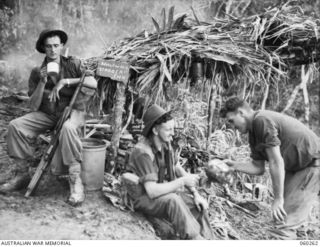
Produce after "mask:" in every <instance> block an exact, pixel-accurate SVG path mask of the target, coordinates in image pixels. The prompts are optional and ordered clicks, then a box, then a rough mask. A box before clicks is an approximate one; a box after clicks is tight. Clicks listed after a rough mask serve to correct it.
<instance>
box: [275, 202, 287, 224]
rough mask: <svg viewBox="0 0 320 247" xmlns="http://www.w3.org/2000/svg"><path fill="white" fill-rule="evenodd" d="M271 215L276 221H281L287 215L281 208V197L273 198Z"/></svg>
mask: <svg viewBox="0 0 320 247" xmlns="http://www.w3.org/2000/svg"><path fill="white" fill-rule="evenodd" d="M272 216H273V218H274V219H275V220H276V221H280V222H283V221H284V220H285V217H286V216H287V213H286V211H285V210H284V208H283V199H274V201H273V203H272Z"/></svg>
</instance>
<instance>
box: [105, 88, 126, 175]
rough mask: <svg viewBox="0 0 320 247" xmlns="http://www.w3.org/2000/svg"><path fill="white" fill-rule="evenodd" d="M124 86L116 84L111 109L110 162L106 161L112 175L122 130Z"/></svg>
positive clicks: (124, 98) (124, 99)
mask: <svg viewBox="0 0 320 247" xmlns="http://www.w3.org/2000/svg"><path fill="white" fill-rule="evenodd" d="M125 91H126V85H125V83H123V82H117V91H116V101H115V104H114V108H113V124H112V125H113V135H112V137H111V150H110V151H111V152H112V155H111V160H110V161H108V164H109V167H107V168H106V169H107V171H108V172H110V173H113V172H114V170H115V168H116V167H115V166H116V161H117V155H118V148H119V142H120V137H121V130H122V115H123V112H124V105H125V101H126V95H125Z"/></svg>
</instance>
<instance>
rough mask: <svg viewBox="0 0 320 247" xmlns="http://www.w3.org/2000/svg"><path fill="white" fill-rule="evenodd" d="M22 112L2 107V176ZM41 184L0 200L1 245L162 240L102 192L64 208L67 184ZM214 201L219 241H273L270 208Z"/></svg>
mask: <svg viewBox="0 0 320 247" xmlns="http://www.w3.org/2000/svg"><path fill="white" fill-rule="evenodd" d="M18 103H19V104H18ZM19 105H20V106H21V108H19ZM19 109H20V110H19ZM21 109H23V103H21V102H16V103H15V102H9V103H8V102H6V101H2V102H1V103H0V116H1V118H0V172H4V171H5V170H7V169H8V166H9V163H8V160H7V159H6V154H5V153H6V143H5V139H4V137H5V132H6V126H7V124H8V122H9V121H10V120H11V119H12V118H14V117H17V115H21V114H23V113H24V112H23V110H21ZM10 113H14V114H10ZM43 180H44V182H42V183H41V184H40V186H39V188H38V190H37V191H36V193H35V195H34V196H32V197H30V198H25V197H24V191H23V190H22V191H18V192H14V193H12V194H9V195H3V194H0V239H11V240H18V239H20V240H22V239H23V240H28V239H42V240H48V239H52V240H67V239H73V240H84V239H86V240H120V239H121V240H145V239H148V240H156V239H159V237H158V236H157V234H156V233H155V230H154V229H153V227H152V225H151V224H150V222H149V221H148V220H146V218H145V217H143V216H142V215H140V214H139V213H136V212H131V211H122V210H120V209H118V208H115V207H114V206H113V205H112V204H111V203H110V202H108V201H107V200H106V198H105V197H104V196H103V194H102V192H101V191H96V192H90V193H87V194H86V200H85V202H84V203H83V205H81V206H79V207H76V208H74V207H72V206H70V205H68V204H67V203H66V202H65V201H66V199H67V197H68V184H67V183H66V181H58V180H57V179H56V178H55V177H53V176H51V175H46V176H45V178H44V179H43ZM44 183H45V184H44ZM216 198H221V197H219V196H218V197H216ZM215 200H217V199H214V200H211V201H210V202H211V203H210V214H211V215H210V218H211V219H213V218H214V219H215V220H216V221H215V222H213V223H212V227H213V229H215V231H216V233H219V234H220V235H223V234H225V237H224V238H221V237H220V238H219V239H242V240H262V239H264V240H266V239H269V237H270V236H269V235H268V233H267V229H268V228H269V227H270V226H271V223H272V222H271V214H270V205H269V204H267V203H266V202H255V204H254V205H256V206H257V208H256V209H255V210H254V211H252V212H253V213H254V214H255V216H252V215H249V214H247V213H245V212H243V211H241V210H239V209H238V208H236V207H231V206H230V205H229V206H228V205H227V204H225V203H220V204H219V203H217V201H215ZM319 201H320V198H319ZM217 205H220V207H217ZM319 208H320V203H319V204H318V205H317V206H316V207H315V209H314V212H313V219H314V221H315V222H316V224H315V225H314V227H313V230H312V231H311V232H309V233H308V236H302V238H304V239H306V238H308V239H320V224H319V217H320V213H319V210H318V209H319ZM222 216H224V218H222ZM226 228H229V230H230V232H229V234H226V233H223V230H224V229H226Z"/></svg>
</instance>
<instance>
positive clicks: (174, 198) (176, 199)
mask: <svg viewBox="0 0 320 247" xmlns="http://www.w3.org/2000/svg"><path fill="white" fill-rule="evenodd" d="M163 199H164V200H165V201H166V202H167V203H168V204H170V205H177V204H180V202H181V200H182V199H181V197H180V196H179V195H177V194H175V193H170V194H167V195H165V196H164V198H163Z"/></svg>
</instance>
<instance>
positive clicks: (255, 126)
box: [221, 97, 320, 239]
mask: <svg viewBox="0 0 320 247" xmlns="http://www.w3.org/2000/svg"><path fill="white" fill-rule="evenodd" d="M221 115H222V117H225V118H226V119H227V121H228V122H229V123H230V124H232V125H233V126H234V127H235V128H236V129H237V130H239V131H240V132H241V133H243V134H245V133H247V134H248V135H249V144H250V148H251V152H252V154H251V157H252V161H250V162H249V161H245V162H241V161H234V160H226V163H227V165H229V166H231V167H233V168H234V169H235V170H237V171H240V172H245V173H248V174H252V175H261V174H263V173H264V171H265V164H266V161H267V162H268V164H269V169H270V175H271V179H272V184H273V194H274V201H273V203H272V216H273V218H274V219H275V223H276V224H275V227H274V229H271V232H272V236H273V238H278V239H296V238H297V235H296V230H297V229H298V228H299V227H300V226H302V225H306V224H307V223H308V217H309V213H310V211H311V209H312V206H313V205H314V202H315V201H316V200H319V197H318V193H319V190H320V139H319V137H318V136H317V135H316V134H315V133H314V132H312V131H311V130H310V129H309V128H308V127H306V126H305V125H304V124H302V123H301V122H299V121H298V120H297V119H294V118H292V117H289V116H287V115H284V114H281V113H278V112H274V111H267V110H261V111H254V110H253V109H252V108H251V107H250V106H249V105H248V103H247V102H245V101H244V100H241V99H239V98H237V97H233V98H230V99H229V100H228V101H227V102H226V104H225V106H224V108H222V110H221Z"/></svg>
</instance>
